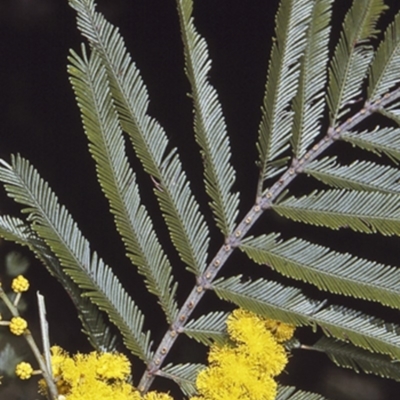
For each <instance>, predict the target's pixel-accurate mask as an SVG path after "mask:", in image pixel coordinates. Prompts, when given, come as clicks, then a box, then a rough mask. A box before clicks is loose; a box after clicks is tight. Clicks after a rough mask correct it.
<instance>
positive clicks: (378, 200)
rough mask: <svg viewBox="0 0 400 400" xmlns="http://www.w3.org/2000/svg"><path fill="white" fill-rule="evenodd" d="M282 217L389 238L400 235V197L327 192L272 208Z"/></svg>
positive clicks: (286, 201)
mask: <svg viewBox="0 0 400 400" xmlns="http://www.w3.org/2000/svg"><path fill="white" fill-rule="evenodd" d="M272 209H273V210H274V211H276V212H277V213H278V214H279V215H282V216H284V217H286V218H290V219H292V220H294V221H298V222H304V223H307V224H312V225H317V226H325V227H327V228H330V229H340V228H344V227H348V228H350V229H353V230H354V231H357V232H363V233H376V232H379V233H381V234H382V235H385V236H392V235H400V197H399V196H397V195H394V194H385V193H378V192H360V191H358V190H353V191H347V190H326V191H319V192H318V191H314V192H313V193H311V194H309V195H306V196H303V197H300V198H296V197H289V198H288V199H286V200H284V201H282V202H281V203H279V204H277V205H274V206H272Z"/></svg>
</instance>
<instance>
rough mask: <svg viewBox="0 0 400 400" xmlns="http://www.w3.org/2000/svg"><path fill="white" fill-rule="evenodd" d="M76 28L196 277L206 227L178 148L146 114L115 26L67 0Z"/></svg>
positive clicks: (90, 1)
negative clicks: (104, 80) (103, 75)
mask: <svg viewBox="0 0 400 400" xmlns="http://www.w3.org/2000/svg"><path fill="white" fill-rule="evenodd" d="M69 3H70V5H71V6H72V7H73V8H74V9H75V10H76V11H77V13H78V19H77V22H78V28H79V30H80V31H81V32H82V34H83V36H85V37H86V38H87V39H88V41H89V44H90V47H91V48H92V50H93V51H95V52H97V53H98V55H99V57H100V59H101V61H102V64H103V65H104V67H105V69H106V72H107V76H108V80H109V83H110V90H111V93H112V97H113V100H114V104H115V107H116V109H117V111H118V114H119V120H120V123H121V126H122V129H123V130H124V131H125V132H127V133H128V135H129V137H130V139H131V141H132V144H133V147H134V149H135V152H136V154H137V156H138V158H139V159H140V161H141V163H142V165H143V168H144V169H145V171H146V172H147V173H148V174H149V175H150V176H151V178H152V180H153V181H154V182H155V183H156V184H155V193H156V195H157V197H158V200H159V203H160V207H161V210H162V212H163V215H164V218H165V221H166V223H167V226H168V229H169V232H170V235H171V239H172V242H173V244H174V246H175V247H176V249H177V250H178V252H179V255H180V257H181V259H182V261H183V262H184V263H185V264H186V265H187V268H188V269H189V270H190V271H191V272H193V273H194V274H196V275H200V273H201V271H203V270H204V269H205V268H206V260H207V250H208V243H209V237H208V228H207V225H206V222H205V218H204V217H203V215H202V214H201V212H200V209H199V205H198V203H197V201H196V200H195V198H194V195H193V193H192V191H191V189H190V186H189V182H188V179H187V177H186V174H185V171H184V170H183V168H182V163H181V161H180V159H179V156H178V154H177V153H176V149H172V150H171V151H168V149H167V146H168V144H169V140H168V138H167V136H166V134H165V131H164V129H163V128H162V127H161V125H160V124H159V123H158V122H157V121H156V120H155V119H154V118H152V117H150V116H149V115H148V107H149V96H148V93H147V89H146V87H145V85H144V83H143V80H142V78H141V76H140V73H139V70H138V69H137V67H136V65H135V64H134V63H133V62H132V60H131V56H130V55H129V54H128V52H127V51H126V48H125V44H124V40H123V39H122V37H121V35H120V33H119V30H118V29H117V28H115V27H114V26H113V25H112V24H110V23H109V22H107V21H106V20H105V18H104V17H103V16H102V15H101V14H100V13H98V12H96V10H95V4H94V0H69Z"/></svg>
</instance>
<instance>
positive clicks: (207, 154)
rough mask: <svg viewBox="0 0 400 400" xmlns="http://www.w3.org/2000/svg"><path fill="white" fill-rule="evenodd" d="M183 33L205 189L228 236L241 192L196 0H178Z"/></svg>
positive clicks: (219, 224) (217, 218) (218, 224)
mask: <svg viewBox="0 0 400 400" xmlns="http://www.w3.org/2000/svg"><path fill="white" fill-rule="evenodd" d="M177 4H178V14H179V19H180V23H181V34H182V39H183V44H184V50H185V61H186V62H185V64H186V68H185V71H186V75H187V77H188V79H189V82H190V84H191V87H192V95H191V97H192V99H193V103H194V129H195V133H196V140H197V143H198V144H199V145H200V148H201V154H202V157H203V161H204V176H205V186H206V191H207V193H208V194H209V196H210V197H211V200H212V201H211V208H212V210H213V212H214V217H215V220H216V223H217V226H218V227H219V229H220V230H221V231H222V233H223V234H224V235H225V236H228V235H229V234H230V233H231V232H232V231H233V228H234V223H235V218H236V215H237V211H238V210H237V208H238V203H239V195H238V193H231V189H232V185H233V184H234V182H235V171H234V169H233V167H232V165H231V164H230V162H229V159H230V156H231V150H230V144H229V137H228V135H227V131H226V124H225V120H224V117H223V114H222V108H221V104H220V102H219V100H218V95H217V92H216V90H215V89H214V87H213V86H212V85H211V84H210V82H209V81H208V77H207V75H208V73H209V71H210V69H211V60H210V57H209V54H208V48H207V43H206V41H205V40H204V38H203V37H201V36H200V35H199V33H198V32H197V30H196V28H195V26H194V22H193V17H192V11H193V1H192V0H177Z"/></svg>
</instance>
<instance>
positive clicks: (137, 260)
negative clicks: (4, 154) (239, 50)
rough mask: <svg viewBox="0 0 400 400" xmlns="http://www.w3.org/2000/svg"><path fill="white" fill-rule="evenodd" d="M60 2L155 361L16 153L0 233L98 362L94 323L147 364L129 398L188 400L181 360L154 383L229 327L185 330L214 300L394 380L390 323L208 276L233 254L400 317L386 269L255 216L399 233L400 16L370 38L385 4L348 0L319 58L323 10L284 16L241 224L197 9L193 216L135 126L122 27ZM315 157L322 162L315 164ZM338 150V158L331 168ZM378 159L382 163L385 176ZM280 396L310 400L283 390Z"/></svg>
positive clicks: (288, 10)
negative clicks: (137, 277)
mask: <svg viewBox="0 0 400 400" xmlns="http://www.w3.org/2000/svg"><path fill="white" fill-rule="evenodd" d="M69 3H70V5H71V7H72V8H74V9H75V11H76V12H77V25H78V28H79V30H80V31H81V33H82V35H83V36H84V37H85V38H86V39H87V41H88V45H89V48H90V51H89V50H87V49H86V47H85V46H82V54H81V55H78V54H77V53H76V52H74V51H71V55H70V57H69V63H70V64H69V67H68V72H69V75H70V81H71V84H72V87H73V90H74V92H75V96H76V99H77V103H78V106H79V109H80V112H81V116H82V122H83V128H84V131H85V134H86V136H87V139H88V142H89V151H90V153H91V155H92V157H93V159H94V162H95V165H96V172H97V178H98V181H99V184H100V186H101V189H102V191H103V193H104V195H105V197H106V198H107V200H108V202H109V208H110V212H111V213H112V215H113V217H114V221H115V226H116V230H117V231H118V233H119V234H120V236H121V239H122V241H123V243H124V245H125V249H126V255H127V257H128V259H129V260H130V261H131V263H132V265H133V266H134V267H136V268H137V269H138V272H139V273H140V274H141V275H142V276H143V278H144V284H145V285H146V287H147V290H148V291H149V292H150V293H152V294H154V295H155V296H156V297H157V300H158V303H159V305H160V307H161V310H162V311H163V313H164V315H165V319H166V324H165V326H164V327H165V330H166V333H165V335H164V337H163V338H162V340H161V341H160V343H158V347H155V348H153V343H152V342H151V337H152V334H151V333H150V332H148V331H145V330H144V315H143V313H142V311H141V310H140V309H139V307H138V306H137V305H136V303H135V302H134V300H133V299H132V298H131V297H130V296H129V295H128V293H127V291H126V290H125V289H124V288H123V286H122V284H121V283H120V281H119V279H118V277H117V276H116V274H115V272H114V271H113V269H112V268H111V267H109V266H108V265H106V264H105V263H104V262H103V261H102V259H101V258H100V257H98V255H97V253H96V252H94V251H92V250H91V247H90V244H89V241H88V240H87V239H86V238H85V237H84V236H83V234H82V233H81V231H80V230H79V228H78V226H77V224H76V222H75V221H74V220H73V218H72V216H71V215H70V213H69V212H68V211H67V209H66V208H65V207H64V206H63V205H62V204H61V203H60V202H59V200H58V198H57V196H56V195H55V194H54V193H53V191H52V190H51V189H50V187H49V185H48V184H47V183H46V182H45V181H44V180H43V179H42V178H41V177H40V175H39V173H38V172H37V171H36V170H35V169H34V168H33V166H31V165H30V163H29V162H28V161H27V160H25V159H23V158H22V157H20V156H12V157H11V162H10V163H8V162H6V161H4V160H0V181H1V182H3V183H4V186H5V189H6V192H7V194H8V195H9V196H10V197H11V198H13V199H14V200H15V201H16V202H17V203H19V204H21V205H22V212H23V213H24V214H25V215H26V218H25V219H24V220H21V219H18V218H15V217H11V216H7V215H4V216H0V235H1V236H2V237H4V238H5V239H6V240H10V241H13V242H15V243H18V244H20V245H23V246H27V247H29V248H30V249H31V250H32V251H33V253H34V254H35V256H36V257H37V258H38V259H40V260H41V261H42V262H43V264H44V265H45V266H46V267H47V269H48V270H49V271H50V273H51V274H52V275H53V276H55V277H56V278H57V279H58V280H59V281H60V282H61V283H62V285H63V287H64V288H65V289H66V290H67V291H68V293H69V294H70V296H71V298H72V300H73V302H74V304H75V306H76V308H77V310H78V314H79V316H80V318H81V320H82V324H83V330H84V332H85V333H86V334H87V335H88V337H89V339H90V341H91V343H92V345H93V346H94V347H95V348H97V349H99V350H108V351H110V350H113V349H115V347H116V339H115V337H114V336H113V335H112V334H111V333H110V330H109V327H108V325H107V322H106V321H107V320H106V319H105V318H104V317H105V316H104V315H103V312H104V313H106V314H107V316H108V319H109V321H111V322H112V323H113V324H114V325H115V326H116V327H117V328H118V330H119V331H120V332H121V334H122V337H123V341H124V344H125V346H126V348H127V349H128V350H129V351H130V352H131V353H132V354H133V355H134V356H137V357H138V358H140V359H141V360H143V361H144V362H145V364H146V367H147V370H146V372H145V373H144V374H143V376H142V379H141V381H140V383H139V385H138V387H139V388H140V390H141V391H142V392H146V391H148V390H149V388H150V385H151V383H152V381H153V379H154V378H155V377H156V376H163V377H166V378H168V379H172V380H173V381H175V382H176V383H177V384H178V385H179V386H180V387H181V389H182V391H183V392H184V393H185V394H187V395H193V394H194V393H195V379H196V376H197V374H198V372H199V371H200V370H201V369H202V368H203V367H204V366H202V365H200V364H190V363H188V364H176V365H173V364H169V365H167V366H165V367H163V368H162V364H163V362H164V360H165V358H166V357H167V355H168V354H169V351H170V349H171V347H172V345H173V344H174V342H175V340H176V339H177V338H178V337H179V334H180V333H184V334H186V335H187V336H188V337H189V338H191V339H194V340H196V341H198V342H200V343H203V344H205V345H211V344H213V343H222V342H223V341H224V340H225V339H226V335H225V320H226V317H227V314H226V313H225V312H222V311H219V310H212V311H211V312H209V313H206V314H204V315H200V316H199V317H198V318H197V319H195V320H194V319H190V317H191V313H192V311H193V310H194V309H196V306H197V305H198V304H199V302H200V301H201V299H202V297H203V295H204V293H205V292H206V291H207V290H209V291H213V292H214V293H215V294H216V295H217V296H218V297H219V298H220V299H222V300H226V301H229V302H232V303H234V304H236V305H238V306H240V307H242V308H245V309H247V310H251V311H253V312H256V313H258V314H260V315H263V316H267V317H269V318H275V319H278V320H280V321H283V322H287V323H291V324H294V325H296V326H299V327H300V326H303V327H311V328H312V329H313V331H315V332H316V331H318V333H319V334H320V335H322V336H323V337H322V339H321V340H320V341H319V342H317V343H316V344H315V346H313V348H314V349H316V350H319V351H324V352H326V353H327V354H328V356H329V357H330V358H331V359H332V360H333V361H334V362H335V363H337V364H338V365H340V366H343V367H345V368H352V369H354V370H355V371H357V372H358V371H364V372H366V373H373V374H376V375H380V376H383V377H386V378H392V379H398V377H399V370H398V364H397V363H398V362H400V326H398V325H395V324H391V323H388V322H386V321H384V320H383V319H381V318H378V317H377V316H373V315H370V314H367V313H364V312H363V311H361V310H356V309H352V308H350V307H347V306H342V305H336V304H332V303H331V301H330V300H323V301H321V300H319V299H317V298H312V297H311V296H307V295H305V294H304V293H303V291H302V289H301V288H299V287H296V282H293V283H287V282H290V281H288V280H284V282H285V283H281V282H275V281H272V280H270V279H268V278H267V276H268V274H267V273H265V277H263V278H259V279H257V280H254V279H252V277H251V276H250V277H248V278H247V279H246V280H245V279H243V277H242V276H241V275H240V276H232V274H229V271H224V272H225V273H226V276H227V277H225V278H219V279H218V280H215V277H216V276H217V274H218V273H219V272H220V270H221V268H222V267H223V266H224V265H225V262H226V260H227V259H228V258H229V257H231V256H232V255H234V253H235V251H236V250H237V248H239V249H240V250H241V251H242V252H243V253H244V254H245V255H247V257H248V263H249V264H250V263H251V264H253V263H254V264H262V265H264V264H266V265H268V266H269V267H271V268H272V269H274V270H275V271H277V272H278V273H280V274H281V275H283V276H285V277H288V278H291V279H293V280H301V281H302V282H304V283H306V284H311V285H314V286H315V287H317V288H318V289H319V290H321V291H326V292H329V293H332V294H337V295H339V296H350V297H353V298H357V299H362V300H364V301H365V302H378V303H380V304H381V305H383V306H387V307H391V308H392V309H395V310H398V309H400V284H399V282H400V279H399V278H400V277H399V269H398V268H397V267H394V266H388V265H384V264H382V263H379V262H377V261H374V260H368V259H365V258H361V257H360V256H358V255H357V254H350V253H341V252H339V251H337V250H335V249H334V245H332V246H330V247H327V246H326V245H322V244H320V243H319V241H318V240H315V242H311V241H309V240H305V239H302V238H298V237H289V238H287V237H286V236H287V233H285V232H283V233H271V232H270V230H269V229H268V228H267V227H268V215H267V214H268V213H266V211H267V210H268V211H270V212H275V213H276V214H277V215H279V216H283V217H286V218H288V219H290V220H292V221H295V222H301V223H305V224H311V225H314V226H317V227H324V228H328V229H331V230H336V231H339V232H338V235H341V232H342V229H343V228H349V229H351V230H352V231H354V232H356V233H358V234H380V235H383V236H400V197H399V192H400V186H399V185H400V183H399V179H400V172H399V170H398V166H397V163H398V161H399V159H400V129H399V128H396V127H393V124H399V123H400V108H399V107H400V102H399V100H398V99H399V97H400V91H399V88H398V87H399V83H400V68H399V67H398V65H399V61H400V60H399V57H400V46H399V42H400V22H399V19H400V13H399V14H397V15H396V16H395V18H394V21H393V22H392V23H391V24H390V25H389V27H388V28H387V30H386V32H385V33H384V34H383V35H382V34H381V33H380V31H379V30H378V28H377V27H378V26H379V18H380V16H381V15H382V13H383V11H385V10H386V9H387V6H386V5H385V4H384V1H383V0H354V1H353V2H352V4H351V5H349V7H350V8H349V10H348V11H347V13H346V15H345V18H344V22H343V25H342V29H341V33H340V36H339V39H338V42H337V44H336V46H335V47H334V51H333V55H332V57H331V59H330V57H329V55H330V52H329V47H328V44H329V40H330V36H331V35H330V31H331V26H332V21H331V18H332V4H333V1H332V0H310V1H301V0H282V1H281V4H280V7H279V10H278V13H277V17H276V38H275V39H274V41H273V45H272V50H271V58H270V61H269V67H268V68H267V69H268V72H267V77H266V86H265V96H264V100H263V106H262V110H261V121H260V124H259V131H258V140H257V144H256V146H257V149H258V162H257V165H258V168H259V180H258V183H257V187H256V188H254V193H255V197H256V202H255V203H254V205H253V206H252V207H251V209H250V210H242V211H243V213H242V214H243V215H244V217H243V219H242V220H241V221H240V222H239V223H237V222H236V218H237V216H238V213H239V192H235V191H233V185H234V183H235V175H236V173H235V169H234V167H233V165H232V164H231V161H230V160H231V148H230V139H229V135H228V130H227V127H226V122H225V119H224V116H223V113H222V106H221V104H220V102H219V99H218V93H217V91H216V89H215V88H214V87H213V86H212V85H211V84H210V82H209V77H208V75H209V72H210V69H211V59H210V56H209V51H208V47H207V44H206V41H205V39H204V38H203V37H202V36H201V35H200V34H199V33H198V31H197V29H196V27H195V25H194V19H193V16H192V13H193V2H192V0H177V11H178V16H179V23H180V30H181V36H182V41H183V52H184V57H185V72H186V75H187V78H188V80H189V83H190V87H191V93H190V98H191V99H192V101H193V113H194V140H195V141H196V142H197V144H198V145H199V148H200V149H199V151H200V153H201V156H202V159H203V168H204V189H205V192H206V193H207V194H208V196H209V205H210V209H204V210H203V209H200V206H199V204H198V203H197V201H196V199H195V197H194V195H193V192H192V190H191V187H190V185H191V183H190V182H189V179H188V177H187V175H186V172H185V171H184V169H183V166H182V163H181V161H180V157H179V154H178V152H177V149H176V148H173V144H172V143H171V142H170V140H169V138H168V136H167V134H166V132H165V131H164V129H163V128H162V127H161V125H160V124H159V122H158V121H157V120H156V119H155V118H153V117H152V116H150V115H149V113H148V106H149V95H148V93H147V89H146V86H145V84H144V82H143V80H142V78H141V75H140V72H139V70H138V68H137V67H136V65H135V64H134V62H133V61H132V59H131V56H130V55H129V53H128V51H127V49H126V47H125V44H124V41H123V39H122V37H121V35H120V33H119V31H118V29H117V28H115V27H114V26H113V25H112V24H111V23H109V22H108V21H106V19H105V18H104V17H103V16H102V15H101V14H100V13H98V12H97V11H96V9H95V3H94V0H69ZM327 69H328V70H329V71H328V73H327V74H326V73H325V72H324V71H326V70H327ZM360 96H361V97H362V98H363V103H360ZM357 104H358V105H357ZM328 113H329V118H327V116H328ZM374 113H379V114H380V117H381V119H382V118H384V121H387V126H383V127H380V126H377V127H376V128H375V129H373V128H368V129H367V130H365V127H364V128H363V129H361V128H360V124H361V123H364V122H370V121H371V119H370V117H371V116H372V115H373V114H374ZM372 121H373V120H372ZM364 125H365V124H364ZM125 134H126V135H127V137H128V138H129V139H130V142H131V144H132V147H133V149H134V151H135V154H136V156H137V158H138V159H139V160H140V162H141V165H142V167H143V171H144V172H145V173H147V174H148V175H149V176H150V178H151V180H152V181H153V182H154V188H153V190H154V195H155V197H156V198H157V200H158V204H159V208H160V210H161V213H162V216H163V220H164V222H165V224H166V226H167V228H168V231H169V234H170V240H171V243H172V244H173V246H174V247H175V249H176V251H177V253H178V254H179V256H180V260H181V262H182V264H184V265H185V266H186V268H187V269H188V270H189V271H190V272H191V273H192V274H194V275H195V277H196V284H195V285H194V287H193V289H192V291H191V292H190V294H189V296H188V297H187V299H186V301H185V302H184V303H183V304H178V301H177V291H178V280H177V279H176V278H174V276H173V274H172V272H173V270H174V269H175V266H172V265H171V262H170V261H169V255H168V254H167V252H166V251H165V248H167V246H166V244H165V243H162V242H161V241H160V239H159V237H158V235H159V233H158V232H157V229H156V228H157V223H155V222H153V220H152V217H150V214H149V211H148V208H147V205H146V204H145V202H144V200H143V199H142V198H141V196H140V188H139V184H138V183H137V181H136V175H135V173H134V172H133V170H132V167H131V166H130V163H129V159H128V155H127V148H126V142H125V137H124V135H125ZM335 142H348V143H351V144H352V145H353V147H354V146H358V147H359V148H360V149H361V150H360V152H359V153H354V157H353V159H354V158H356V157H358V158H359V159H356V160H355V161H353V162H351V163H349V164H342V162H341V149H343V147H342V148H340V147H338V146H336V147H335V146H332V145H333V144H334V143H335ZM331 146H332V147H331ZM327 149H330V151H331V152H330V155H329V156H325V157H322V156H321V155H322V154H323V153H324V152H325V151H326V150H327ZM347 149H348V147H347ZM364 150H366V151H369V152H372V153H373V154H372V156H374V158H373V159H372V160H371V158H369V157H371V154H368V153H367V152H364ZM335 151H337V153H338V154H337V155H334V156H332V153H333V152H335ZM349 153H351V150H350V151H349ZM360 154H361V155H360ZM376 155H379V156H383V157H382V158H381V160H380V161H381V162H380V163H378V162H377V161H376V157H375V156H376ZM277 175H278V176H277ZM305 175H306V176H307V177H308V179H309V181H311V182H314V181H313V180H315V181H316V180H318V181H319V182H318V185H317V186H316V187H318V188H320V187H321V184H322V185H323V186H324V188H323V189H316V190H313V191H309V193H307V194H303V195H302V196H301V197H298V196H297V194H296V191H295V190H294V189H293V185H292V182H294V181H296V178H298V177H299V176H305ZM275 176H277V178H276V181H275V182H274V180H273V179H272V178H273V177H275ZM192 184H193V183H192ZM196 184H198V183H196ZM246 212H247V213H246ZM209 215H210V216H213V218H214V225H213V226H211V222H210V226H207V224H206V220H207V221H212V218H207V217H208V216H209ZM260 218H262V219H263V220H264V221H266V223H264V225H263V226H264V227H266V228H265V231H264V233H263V234H261V235H259V236H257V237H253V236H247V234H248V232H249V231H250V230H251V228H252V227H253V225H254V223H255V222H256V221H257V220H258V219H260ZM214 231H216V232H222V234H223V235H224V240H223V241H221V243H220V247H219V249H218V250H217V251H216V252H215V253H214V254H211V252H210V250H209V241H210V232H214ZM382 240H383V239H382ZM354 251H356V249H355V248H354ZM264 270H266V269H265V268H264ZM243 271H245V268H243ZM246 274H247V272H246ZM292 285H293V286H292ZM344 300H345V299H344ZM367 304H368V303H367ZM328 338H330V339H328ZM332 338H333V339H332ZM300 347H301V346H300ZM303 348H305V346H303ZM277 399H279V400H289V399H290V400H294V399H298V400H300V399H316V400H317V399H323V397H322V396H320V395H317V394H310V393H306V392H303V391H299V390H297V389H296V388H292V387H280V389H279V394H278V397H277Z"/></svg>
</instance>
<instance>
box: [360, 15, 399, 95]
mask: <svg viewBox="0 0 400 400" xmlns="http://www.w3.org/2000/svg"><path fill="white" fill-rule="evenodd" d="M399 82H400V13H397V14H396V16H395V18H394V21H393V22H392V23H391V24H390V25H389V26H388V28H387V29H386V32H385V36H384V39H383V40H382V41H381V43H380V44H379V47H378V50H377V51H376V53H375V57H374V60H373V61H372V64H371V68H370V73H369V85H368V100H369V101H370V102H373V101H376V100H378V99H379V98H380V97H381V96H383V95H384V94H385V93H387V92H389V90H390V89H392V88H393V87H395V86H397V85H398V83H399Z"/></svg>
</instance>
